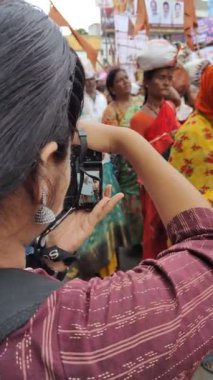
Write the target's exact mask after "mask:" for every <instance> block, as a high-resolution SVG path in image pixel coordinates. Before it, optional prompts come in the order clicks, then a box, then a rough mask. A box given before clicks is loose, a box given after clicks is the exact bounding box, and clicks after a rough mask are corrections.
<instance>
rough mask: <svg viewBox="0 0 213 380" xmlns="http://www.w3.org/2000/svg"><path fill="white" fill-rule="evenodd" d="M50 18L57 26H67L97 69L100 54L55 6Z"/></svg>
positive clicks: (51, 10) (52, 8)
mask: <svg viewBox="0 0 213 380" xmlns="http://www.w3.org/2000/svg"><path fill="white" fill-rule="evenodd" d="M49 17H50V18H51V19H52V20H53V21H55V23H56V24H58V25H59V26H67V27H68V28H69V29H70V30H71V32H72V34H73V36H74V37H75V38H76V40H77V41H78V43H79V44H80V45H81V47H82V48H83V49H84V51H85V52H86V53H87V57H88V58H89V60H90V61H91V63H92V64H93V66H94V67H95V65H96V62H97V57H98V52H97V51H96V50H95V49H94V48H93V46H91V45H90V43H89V42H88V41H87V40H86V38H85V37H83V36H82V35H81V34H80V33H78V32H77V31H76V30H74V29H73V28H72V27H71V25H70V24H69V23H68V22H67V21H66V20H65V18H64V17H63V16H62V14H61V13H60V12H59V11H58V10H57V8H56V7H55V6H54V5H53V6H52V7H51V9H50V13H49Z"/></svg>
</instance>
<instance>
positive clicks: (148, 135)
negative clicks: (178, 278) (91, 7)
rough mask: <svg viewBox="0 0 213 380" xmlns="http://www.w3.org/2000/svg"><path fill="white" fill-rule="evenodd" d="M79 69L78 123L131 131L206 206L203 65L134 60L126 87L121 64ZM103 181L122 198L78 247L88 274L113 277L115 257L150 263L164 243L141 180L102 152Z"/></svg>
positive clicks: (207, 95)
mask: <svg viewBox="0 0 213 380" xmlns="http://www.w3.org/2000/svg"><path fill="white" fill-rule="evenodd" d="M152 43H153V41H152ZM156 43H158V42H157V41H156ZM151 48H152V47H151ZM174 49H176V48H174ZM174 52H175V50H174ZM174 52H173V54H176V53H174ZM85 71H86V87H85V94H84V106H83V110H82V114H81V119H83V120H88V121H98V122H100V121H101V122H102V123H104V124H108V125H113V126H115V127H120V128H131V129H133V130H135V131H136V132H138V133H139V134H140V135H142V136H143V137H145V139H146V140H148V141H149V142H150V143H151V144H152V145H153V146H154V147H155V149H156V150H157V151H158V152H159V153H160V154H162V155H163V157H164V158H165V159H166V160H169V162H170V163H171V164H172V165H173V166H174V167H175V168H177V170H179V171H180V172H181V173H182V174H183V175H184V176H186V177H187V179H188V180H189V181H191V182H192V183H193V184H194V185H195V186H196V187H197V188H198V189H199V190H200V192H201V193H202V194H203V195H204V197H206V199H208V200H209V201H210V202H213V179H212V178H213V177H212V175H213V149H212V146H213V144H212V141H213V130H212V116H213V99H212V94H213V91H212V82H213V66H212V65H211V63H210V62H209V61H208V60H205V59H197V60H194V61H189V62H188V63H187V64H185V65H184V64H182V63H181V61H180V62H178V60H177V61H175V62H174V63H173V64H172V65H167V64H166V63H165V65H162V64H159V63H156V62H152V61H149V62H148V63H147V62H146V61H144V62H143V60H142V61H140V59H139V60H138V62H137V68H136V71H135V81H134V82H131V81H130V78H129V77H128V73H127V72H126V71H125V70H124V69H123V68H121V67H113V68H110V69H108V70H107V71H101V72H99V73H96V72H95V71H94V70H93V69H92V68H90V69H88V68H85ZM107 184H111V185H112V192H113V194H114V193H116V192H118V191H121V192H123V193H124V195H125V197H124V199H123V200H122V203H121V204H120V205H117V206H116V208H115V209H114V210H113V211H112V213H111V214H110V215H108V217H107V218H106V220H104V221H102V222H101V224H100V225H99V226H98V227H96V229H95V231H94V233H93V235H92V236H91V237H90V239H89V240H88V241H86V242H85V244H84V245H83V246H82V248H81V249H80V254H84V257H87V259H86V263H87V265H86V266H85V267H86V268H87V269H86V275H88V274H89V276H92V275H97V274H99V275H100V276H101V277H104V276H105V275H108V274H112V273H114V272H115V271H116V270H117V269H119V261H120V258H121V259H123V257H122V254H120V252H128V255H135V254H136V255H138V257H139V258H141V257H142V258H156V257H157V255H158V253H159V252H161V251H162V250H164V249H166V248H168V246H169V244H170V242H169V240H168V237H167V234H166V230H165V228H164V226H163V224H162V222H161V220H160V217H159V216H158V213H157V211H156V209H155V207H154V205H153V202H152V200H151V198H150V197H149V195H148V193H147V192H146V189H145V188H144V186H143V182H142V180H141V179H140V178H138V177H137V175H136V173H135V171H134V170H133V168H132V167H131V165H130V164H129V163H128V162H127V161H126V160H125V158H124V157H121V156H118V155H116V156H115V155H111V156H110V155H109V154H105V155H103V189H104V188H105V187H106V185H107ZM165 186H166V184H165ZM171 197H172V194H171ZM122 248H123V250H122ZM89 262H93V265H92V270H91V271H90V270H89V268H90V265H89ZM94 262H96V265H94ZM94 268H95V269H94ZM94 270H95V273H94Z"/></svg>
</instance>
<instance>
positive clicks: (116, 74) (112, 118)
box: [102, 68, 143, 253]
mask: <svg viewBox="0 0 213 380" xmlns="http://www.w3.org/2000/svg"><path fill="white" fill-rule="evenodd" d="M106 86H107V90H108V92H109V93H110V95H111V97H112V99H113V100H112V102H111V103H110V104H109V105H108V107H107V108H106V110H105V112H104V114H103V117H102V122H103V123H104V124H109V125H114V126H118V127H123V128H129V125H130V120H131V118H132V117H133V116H134V114H135V113H137V112H138V111H139V110H140V107H141V104H142V103H143V98H142V96H138V97H132V96H131V83H130V80H129V77H128V75H127V73H126V71H125V70H123V69H121V68H115V69H112V70H111V71H110V72H109V74H108V76H107V80H106ZM114 162H115V165H114V167H115V171H117V178H118V182H119V185H120V190H121V191H122V192H123V193H124V195H125V197H124V199H123V201H122V202H123V210H124V214H125V218H126V225H127V226H128V234H127V239H128V243H127V244H128V247H129V248H130V249H133V250H135V249H137V250H138V249H140V250H141V253H142V248H141V241H142V209H141V202H140V192H139V184H138V183H137V176H136V173H135V172H134V170H133V169H132V167H131V165H130V164H129V163H128V162H127V161H126V160H125V159H124V158H123V157H121V156H116V157H115V159H114Z"/></svg>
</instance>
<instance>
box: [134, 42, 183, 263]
mask: <svg viewBox="0 0 213 380" xmlns="http://www.w3.org/2000/svg"><path fill="white" fill-rule="evenodd" d="M156 57H157V59H156ZM176 57H177V49H176V48H175V47H174V46H172V45H171V44H170V43H168V42H167V41H164V40H152V41H150V42H149V43H148V47H147V50H144V52H143V55H142V56H141V57H140V58H139V59H138V61H139V62H140V65H141V68H142V69H143V71H144V88H145V101H144V104H143V106H142V108H141V110H140V111H139V112H138V113H137V114H136V115H134V116H133V118H132V119H131V121H130V126H131V128H132V129H134V130H135V131H136V132H138V133H139V134H140V135H142V136H144V137H145V138H146V139H147V140H148V141H149V142H151V144H152V145H153V146H154V148H155V149H156V150H157V151H158V152H159V153H160V154H162V155H163V156H164V158H166V159H168V155H169V151H170V148H171V146H172V144H173V141H174V140H173V133H174V132H175V131H176V130H177V128H178V127H179V123H178V121H177V119H176V111H175V105H174V103H173V102H171V101H167V100H166V99H167V98H170V97H171V95H173V89H172V79H173V69H174V67H175V64H176ZM141 185H142V191H141V202H142V208H143V217H144V225H143V257H144V258H155V257H156V256H157V254H158V253H159V252H160V251H161V250H163V249H165V248H166V247H167V236H166V232H165V229H164V227H163V224H162V223H161V220H160V218H159V216H158V213H157V211H156V209H155V207H154V205H153V203H152V200H151V199H150V197H149V195H148V193H147V192H146V190H145V188H144V187H143V184H142V183H141Z"/></svg>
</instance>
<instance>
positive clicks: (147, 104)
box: [145, 103, 161, 115]
mask: <svg viewBox="0 0 213 380" xmlns="http://www.w3.org/2000/svg"><path fill="white" fill-rule="evenodd" d="M145 106H146V107H147V108H149V109H150V110H151V111H152V112H153V113H154V114H155V115H158V114H159V111H160V108H161V107H158V109H156V108H155V107H153V106H151V105H150V104H149V103H146V104H145Z"/></svg>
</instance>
